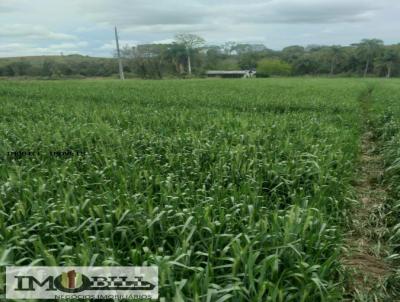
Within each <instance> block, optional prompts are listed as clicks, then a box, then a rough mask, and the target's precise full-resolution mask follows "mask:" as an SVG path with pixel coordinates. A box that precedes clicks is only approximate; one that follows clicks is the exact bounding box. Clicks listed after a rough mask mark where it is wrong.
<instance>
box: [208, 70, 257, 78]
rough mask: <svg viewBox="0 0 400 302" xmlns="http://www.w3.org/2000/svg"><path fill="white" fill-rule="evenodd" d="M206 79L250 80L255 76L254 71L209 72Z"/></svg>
mask: <svg viewBox="0 0 400 302" xmlns="http://www.w3.org/2000/svg"><path fill="white" fill-rule="evenodd" d="M206 74H207V77H209V78H212V77H220V78H252V77H254V76H255V75H256V71H255V70H209V71H207V73H206Z"/></svg>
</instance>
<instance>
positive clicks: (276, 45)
mask: <svg viewBox="0 0 400 302" xmlns="http://www.w3.org/2000/svg"><path fill="white" fill-rule="evenodd" d="M0 20H1V26H0V57H10V56H25V55H47V54H60V53H61V52H63V53H64V54H73V53H81V54H85V55H93V56H111V55H112V52H113V48H114V41H113V26H114V24H116V25H118V27H119V29H120V37H121V40H122V44H123V45H125V44H129V45H134V44H137V43H149V42H165V43H166V42H169V41H171V40H172V39H173V37H174V35H175V34H176V33H180V32H190V33H194V34H198V35H200V36H202V37H204V38H205V39H206V40H207V42H208V43H209V44H214V43H216V44H218V43H222V42H225V41H232V40H233V41H239V42H250V43H263V44H265V45H266V46H267V47H269V48H272V49H281V48H283V47H286V46H289V45H304V46H305V45H309V44H328V45H332V44H340V45H348V44H350V43H353V42H357V41H359V40H361V39H363V38H379V39H382V40H384V41H385V43H387V44H392V43H396V44H397V43H400V34H399V29H400V1H399V0H374V1H372V0H250V1H243V0H218V1H216V0H180V1H178V0H158V1H153V0H0Z"/></svg>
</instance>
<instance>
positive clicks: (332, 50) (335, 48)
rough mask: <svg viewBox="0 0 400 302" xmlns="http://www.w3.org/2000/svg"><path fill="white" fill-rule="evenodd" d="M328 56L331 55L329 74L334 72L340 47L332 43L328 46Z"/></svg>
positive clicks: (340, 52) (340, 53)
mask: <svg viewBox="0 0 400 302" xmlns="http://www.w3.org/2000/svg"><path fill="white" fill-rule="evenodd" d="M329 52H330V56H331V70H330V75H333V74H334V73H335V67H336V65H337V63H338V61H339V58H340V57H341V55H342V47H341V46H338V45H334V46H332V47H330V48H329Z"/></svg>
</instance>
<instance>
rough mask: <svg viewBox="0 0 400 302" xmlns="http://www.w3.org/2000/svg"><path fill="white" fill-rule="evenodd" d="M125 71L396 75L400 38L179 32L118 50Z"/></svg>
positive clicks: (19, 70)
mask: <svg viewBox="0 0 400 302" xmlns="http://www.w3.org/2000/svg"><path fill="white" fill-rule="evenodd" d="M121 54H122V57H123V64H124V71H125V73H126V75H127V77H139V78H145V79H162V78H166V77H192V76H204V74H205V72H206V71H207V70H249V69H251V70H257V75H258V76H260V77H264V76H265V77H268V76H303V75H313V76H318V75H330V76H363V77H367V76H378V77H388V78H390V77H396V76H397V77H398V76H400V44H397V45H384V43H383V41H381V40H378V39H364V40H362V41H361V42H359V43H355V44H352V45H350V46H340V45H333V46H323V45H309V46H307V47H303V46H297V45H295V46H289V47H286V48H284V49H282V50H279V51H277V50H272V49H269V48H267V47H266V46H265V45H263V44H245V43H236V42H226V43H223V44H221V45H207V44H206V41H205V40H204V39H203V38H202V37H200V36H197V35H193V34H179V35H177V36H176V37H175V41H174V42H172V43H170V44H154V43H153V44H141V45H136V46H128V45H127V46H125V47H123V49H122V50H121ZM117 72H118V67H117V63H116V60H112V59H103V58H88V57H83V56H76V55H75V56H65V57H64V58H63V59H62V60H60V59H59V57H58V58H57V57H52V58H48V59H45V60H44V61H43V62H42V63H41V64H33V63H31V62H30V61H29V60H24V59H20V60H14V61H12V62H9V63H8V64H3V65H0V76H41V77H64V76H83V77H93V76H97V77H101V76H106V77H107V76H113V75H116V74H117Z"/></svg>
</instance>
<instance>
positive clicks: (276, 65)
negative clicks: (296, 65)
mask: <svg viewBox="0 0 400 302" xmlns="http://www.w3.org/2000/svg"><path fill="white" fill-rule="evenodd" d="M291 73H292V66H291V65H290V64H289V63H286V62H284V61H281V60H278V59H263V60H261V61H259V62H258V63H257V75H258V76H288V75H290V74H291Z"/></svg>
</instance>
